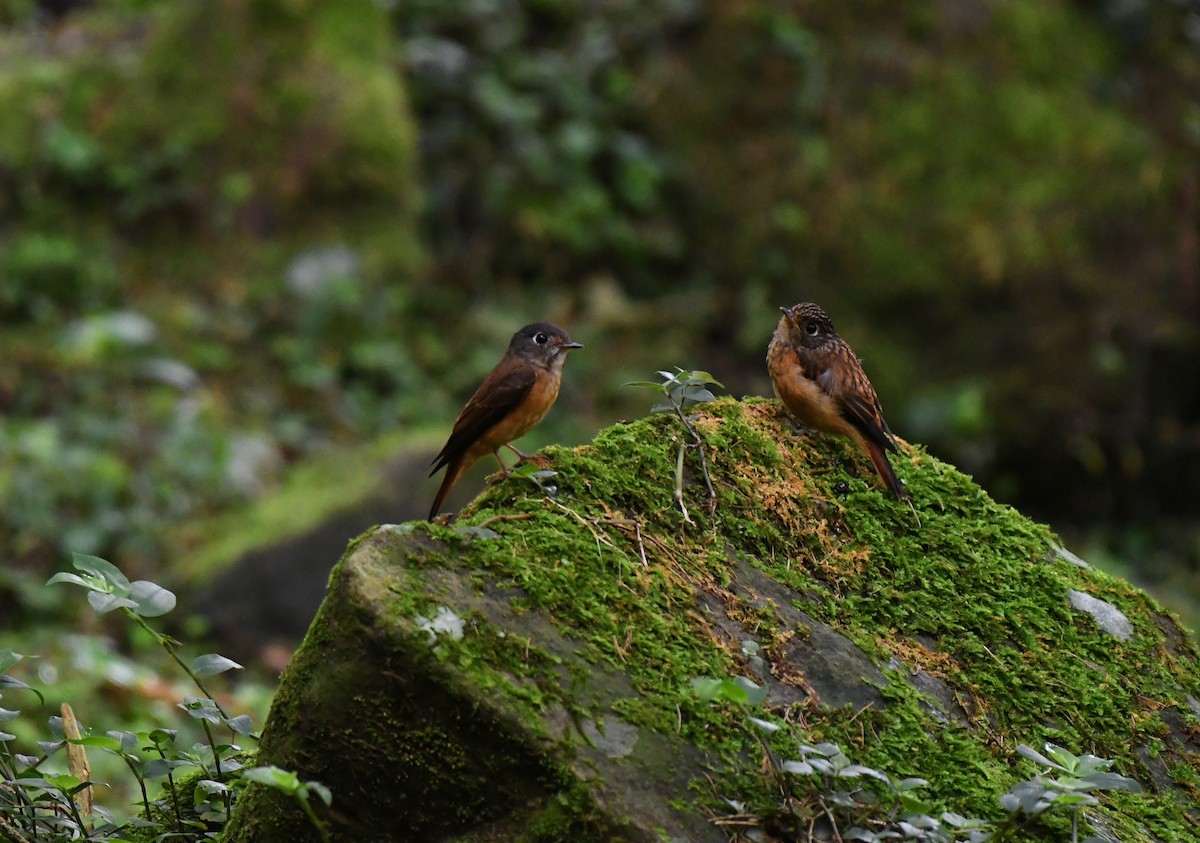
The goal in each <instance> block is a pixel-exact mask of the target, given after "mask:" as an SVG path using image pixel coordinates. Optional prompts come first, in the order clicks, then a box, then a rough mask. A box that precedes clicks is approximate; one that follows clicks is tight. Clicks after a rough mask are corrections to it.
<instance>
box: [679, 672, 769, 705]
mask: <svg viewBox="0 0 1200 843" xmlns="http://www.w3.org/2000/svg"><path fill="white" fill-rule="evenodd" d="M691 684H692V690H694V691H695V692H696V694H697V695H698V696H699V697H700V699H701V700H703V701H704V702H712V701H713V700H717V699H721V700H728V701H729V702H732V703H737V704H738V705H758V704H759V703H760V702H762V701H763V700H764V699H766V696H767V689H766V688H760V687H759V686H758V685H755V684H754V683H753V682H751V681H750V680H749V679H747V678H745V677H744V676H738V677H735V678H734V679H710V678H698V679H693V680H692V683H691Z"/></svg>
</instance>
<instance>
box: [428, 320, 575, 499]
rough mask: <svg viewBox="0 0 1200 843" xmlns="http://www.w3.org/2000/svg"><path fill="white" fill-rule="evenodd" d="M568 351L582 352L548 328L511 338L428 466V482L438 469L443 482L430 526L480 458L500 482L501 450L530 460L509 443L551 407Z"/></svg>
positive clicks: (531, 328) (544, 324) (559, 331)
mask: <svg viewBox="0 0 1200 843" xmlns="http://www.w3.org/2000/svg"><path fill="white" fill-rule="evenodd" d="M573 348H583V346H582V345H580V344H579V343H577V342H572V341H571V338H570V337H569V336H567V332H566V331H564V330H563V329H562V328H560V327H558V326H557V325H552V324H550V323H549V322H534V323H533V324H532V325H526V326H525V327H524V328H522V329H521V330H519V331H517V332H516V333H515V334H513V338H512V341H511V342H510V343H509V344H508V352H507V353H506V354H505V355H504V358H503V359H502V360H501V361H500V362H499V363H497V364H496V368H494V369H492V371H491V372H490V373H489V374H488V376H487V377H486V378H484V379H483V383H481V384H480V385H479V388H478V389H476V390H475V394H474V395H472V396H471V400H469V401H468V402H467V405H466V406H465V407H463V408H462V412H461V413H459V414H458V418H457V419H455V421H454V429H453V430H452V431H451V433H450V438H449V439H447V440H446V445H445V446H444V447H443V448H442V450H441V452H440V453H439V454H438V455H437V456H436V457H435V458H434V460H433V469H432V470H431V471H430V472H429V476H430V477H432V476H433V475H434V474H436V473H437V472H438V471H439V470H441V469H442V468H445V469H446V476H445V478H444V479H443V480H442V485H441V488H439V489H438V492H437V496H436V497H434V499H433V507H432V508H431V509H430V510H429V518H430V520H432V519H433V517H434V516H435V515H437V514H438V511H439V510H440V509H441V508H442V503H443V502H444V501H445V500H446V495H447V494H448V493H449V492H450V489H451V488H452V487H453V486H454V484H455V482H456V481H457V480H458V478H459V477H461V476H462V473H463V472H464V471H466V470H467V469H468V468H470V467H471V466H472V465H474V464H475V462H476V460H478V459H479V458H480V457H482V456H483V455H484V454H487V453H491V454H494V455H495V457H496V460H497V462H499V463H500V470H501V471H503V472H504V476H505V477H507V476H508V467H507V466H505V465H504V461H503V460H501V459H500V448H501V446H507V447H508V448H509V450H511V451H512V452H513V453H514V454H516V455H517V456H518V457H519V458H520V459H521V460H527V459H529V457H528V456H527V455H526V454H523V453H521V452H520V451H518V450H517V449H516V448H514V447H513V446H512V445H511V444H509V443H510V442H512V441H513V440H514V439H517V438H519V437H521V436H524V435H525V434H526V433H528V432H529V431H530V430H532V429H533V428H534V426H535V425H537V423H538V422H540V421H541V420H542V418H543V417H544V416H545V415H546V412H547V411H548V410H549V409H550V407H551V405H552V404H554V399H556V398H557V397H558V388H559V385H560V384H561V383H562V370H563V364H564V363H565V362H566V359H567V352H568V351H570V350H571V349H573Z"/></svg>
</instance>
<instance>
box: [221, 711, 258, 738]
mask: <svg viewBox="0 0 1200 843" xmlns="http://www.w3.org/2000/svg"><path fill="white" fill-rule="evenodd" d="M225 725H226V726H228V727H229V728H230V729H233V731H234V732H236V733H237V734H239V735H249V734H250V732H251V731H252V730H253V729H254V718H252V717H251V716H250V715H249V714H239V715H238V716H237V717H230V718H229V719H228V720H226V721H225Z"/></svg>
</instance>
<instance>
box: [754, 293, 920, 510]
mask: <svg viewBox="0 0 1200 843" xmlns="http://www.w3.org/2000/svg"><path fill="white" fill-rule="evenodd" d="M779 309H780V310H781V311H783V317H782V318H781V319H780V320H779V325H778V326H777V327H776V328H775V335H774V336H773V337H772V338H771V344H770V346H769V347H768V348H767V370H768V371H769V372H770V374H771V383H772V384H773V385H774V387H775V394H776V395H777V396H778V397H779V400H780V401H782V402H783V405H784V407H786V408H787V410H788V412H789V413H791V414H792V415H793V416H795V417H796V418H797V419H798V420H800V421H802V422H805V423H806V424H810V425H812V426H813V427H815V428H817V429H818V430H823V431H825V432H826V433H835V434H838V435H840V436H847V437H849V438H850V439H852V440H853V441H854V442H855V443H856V444H857V445H858V446H859V447H860V448H862V449H863V451H865V452H866V454H867V456H868V457H870V458H871V463H872V464H873V465H874V466H875V471H876V472H878V474H879V476H880V478H881V479H882V480H883V482H884V483H886V484H887V487H888V488H889V489H891V491H892V494H894V495H895V496H896V497H898V498H903V497H905V492H904V487H903V486H902V485H901V483H900V481H899V479H898V478H897V477H896V472H895V471H894V470H893V469H892V466H891V463H889V462H888V458H887V452H888V451H892V452H893V453H898V452H899V448H897V446H896V441H895V439H893V438H892V431H891V429H889V428H888V425H887V422H886V421H884V418H883V407H881V406H880V404H879V397H878V396H877V395H876V394H875V387H873V386H871V381H870V380H869V379H868V378H867V374H866V372H864V371H863V368H862V363H861V362H860V361H859V359H858V357H857V356H856V355H855V354H854V351H853V350H852V349H851V348H850V346H849V345H847V344H846V341H845V340H843V339H842V338H841V337H839V336H838V334H837V331H836V330H834V327H833V321H832V320H831V319H830V318H829V316H827V315H826V313H825V311H823V310H822V309H821V308H819V307H818V306H817V305H815V304H812V303H810V302H803V303H801V304H797V305H795V306H794V307H791V308H785V307H781V308H779Z"/></svg>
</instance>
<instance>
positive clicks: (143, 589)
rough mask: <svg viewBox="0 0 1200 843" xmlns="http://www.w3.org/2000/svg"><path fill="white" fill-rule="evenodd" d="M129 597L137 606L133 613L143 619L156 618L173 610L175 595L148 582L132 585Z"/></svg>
mask: <svg viewBox="0 0 1200 843" xmlns="http://www.w3.org/2000/svg"><path fill="white" fill-rule="evenodd" d="M129 596H130V597H132V598H133V600H134V602H135V603H136V604H137V605H136V608H135V609H134V611H136V612H137V613H138V614H139V615H141V616H142V617H143V618H157V617H159V616H160V615H165V614H166V613H167V612H169V611H171V610H172V609H174V608H175V595H174V594H173V593H172V592H170V591H167V589H165V588H163V587H162V586H160V585H158V584H157V583H152V582H150V581H149V580H138V581H137V582H135V583H133V584H132V586H131V587H130V591H129Z"/></svg>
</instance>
